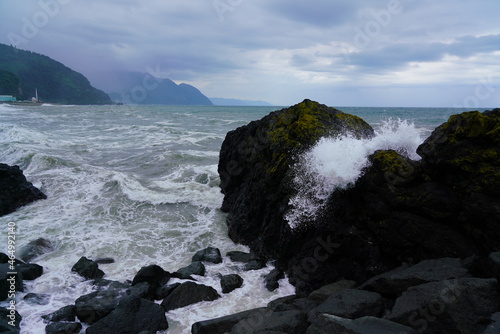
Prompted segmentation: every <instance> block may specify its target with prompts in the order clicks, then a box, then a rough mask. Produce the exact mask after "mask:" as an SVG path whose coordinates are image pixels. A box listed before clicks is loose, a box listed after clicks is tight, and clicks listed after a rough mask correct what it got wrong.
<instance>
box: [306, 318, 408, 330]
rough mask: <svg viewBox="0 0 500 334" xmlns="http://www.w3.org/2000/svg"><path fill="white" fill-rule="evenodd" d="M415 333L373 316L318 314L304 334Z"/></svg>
mask: <svg viewBox="0 0 500 334" xmlns="http://www.w3.org/2000/svg"><path fill="white" fill-rule="evenodd" d="M332 333H342V334H417V331H415V330H413V329H412V328H410V327H406V326H403V325H401V324H398V323H395V322H392V321H389V320H386V319H380V318H375V317H363V318H359V319H355V320H351V319H342V318H339V317H335V316H332V315H329V314H323V315H321V316H320V320H319V321H318V322H315V323H314V324H312V325H311V326H310V327H309V328H308V329H307V332H306V334H332Z"/></svg>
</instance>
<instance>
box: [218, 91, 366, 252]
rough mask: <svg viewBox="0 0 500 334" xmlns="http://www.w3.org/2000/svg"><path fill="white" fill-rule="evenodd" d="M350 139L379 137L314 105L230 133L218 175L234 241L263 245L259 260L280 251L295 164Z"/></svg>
mask: <svg viewBox="0 0 500 334" xmlns="http://www.w3.org/2000/svg"><path fill="white" fill-rule="evenodd" d="M347 133H349V134H350V135H352V136H355V137H357V138H369V137H371V136H373V135H374V131H373V129H372V127H371V126H370V125H369V124H368V123H366V122H365V121H364V120H362V119H361V118H359V117H357V116H353V115H349V114H346V113H343V112H342V111H340V110H337V109H335V108H331V107H328V106H326V105H323V104H320V103H318V102H314V101H311V100H304V101H302V102H301V103H299V104H296V105H294V106H291V107H289V108H285V109H281V110H278V111H274V112H272V113H270V114H269V115H267V116H265V117H263V118H262V119H260V120H257V121H253V122H251V123H249V124H248V125H246V126H243V127H240V128H238V129H236V130H234V131H230V132H229V133H228V134H227V135H226V138H225V140H224V142H223V144H222V147H221V151H220V159H219V166H218V171H219V175H220V177H221V189H222V192H223V193H224V195H225V197H224V202H223V205H222V210H223V211H226V212H229V215H228V218H227V225H228V230H229V236H230V237H231V239H232V240H233V241H235V242H241V243H244V244H259V245H261V247H259V249H256V251H257V253H260V254H268V253H269V252H268V249H270V248H272V249H274V250H276V251H277V250H279V248H280V244H281V241H282V240H277V239H281V238H282V237H283V238H286V237H287V229H289V227H288V225H287V223H286V222H284V219H283V213H284V212H285V211H286V208H287V206H288V199H289V198H290V197H291V196H292V195H293V191H294V190H293V189H292V187H291V182H290V180H291V178H292V177H293V175H292V172H291V166H292V165H293V164H294V163H295V158H296V157H297V156H298V155H299V154H300V153H302V152H304V151H305V150H307V149H309V148H311V147H312V146H313V145H314V144H316V143H317V142H318V140H319V139H321V138H322V137H325V136H340V135H344V134H347ZM276 238H277V239H276ZM263 240H265V241H263ZM271 253H272V252H271Z"/></svg>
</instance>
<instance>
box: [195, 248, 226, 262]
mask: <svg viewBox="0 0 500 334" xmlns="http://www.w3.org/2000/svg"><path fill="white" fill-rule="evenodd" d="M197 261H200V262H209V263H216V264H217V263H222V255H221V254H220V250H219V249H218V248H214V247H207V248H205V249H202V250H200V251H198V252H196V254H194V255H193V262H197Z"/></svg>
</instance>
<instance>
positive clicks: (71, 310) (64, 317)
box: [42, 305, 76, 322]
mask: <svg viewBox="0 0 500 334" xmlns="http://www.w3.org/2000/svg"><path fill="white" fill-rule="evenodd" d="M42 318H43V319H44V320H47V321H51V322H59V321H67V322H72V321H75V318H76V313H75V305H68V306H64V307H61V308H60V309H59V310H57V311H55V312H52V313H50V314H46V315H43V316H42Z"/></svg>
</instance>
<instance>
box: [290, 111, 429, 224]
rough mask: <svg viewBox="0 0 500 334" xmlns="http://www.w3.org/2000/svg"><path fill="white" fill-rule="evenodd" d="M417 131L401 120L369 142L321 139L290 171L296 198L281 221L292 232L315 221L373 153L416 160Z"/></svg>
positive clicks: (382, 128)
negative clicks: (390, 153) (383, 153)
mask: <svg viewBox="0 0 500 334" xmlns="http://www.w3.org/2000/svg"><path fill="white" fill-rule="evenodd" d="M420 133H421V132H420V131H419V129H417V128H415V125H414V124H413V123H409V122H408V121H406V120H401V119H388V120H386V121H384V122H383V123H382V124H381V126H380V127H379V128H378V129H376V131H375V136H374V137H373V138H370V139H357V138H355V137H354V136H352V135H350V134H346V135H343V136H339V137H327V138H322V139H321V140H320V141H319V142H318V143H317V144H316V145H315V146H314V147H313V148H312V149H311V150H309V151H308V152H306V153H304V154H303V155H302V156H301V157H299V159H298V163H297V164H296V165H295V166H294V167H293V168H294V169H295V177H294V179H293V184H294V187H295V189H296V191H297V195H296V196H294V197H293V198H291V199H290V201H289V205H290V206H291V209H290V210H289V211H288V212H287V214H286V215H285V219H286V220H287V221H288V224H289V225H290V227H291V228H292V229H294V228H296V227H297V226H299V225H300V224H301V223H303V222H305V221H310V220H312V219H314V218H315V216H316V214H317V213H318V211H319V210H320V208H322V207H323V206H324V204H325V203H326V200H327V199H328V197H329V196H330V195H331V193H332V192H333V191H334V190H335V189H338V188H340V189H345V188H347V187H349V186H351V185H353V184H354V183H355V182H356V180H357V179H358V178H359V176H360V175H361V173H362V170H363V168H365V167H367V166H368V163H369V162H368V156H369V155H371V154H372V153H374V152H375V151H377V150H395V151H397V152H399V153H400V154H402V155H405V156H407V157H409V158H411V159H414V160H418V159H420V157H419V156H418V155H417V154H416V149H417V147H418V146H419V145H420V144H421V143H422V138H421V136H420Z"/></svg>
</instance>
